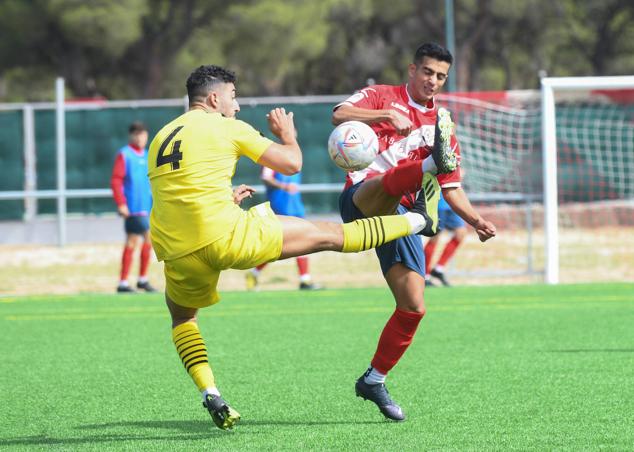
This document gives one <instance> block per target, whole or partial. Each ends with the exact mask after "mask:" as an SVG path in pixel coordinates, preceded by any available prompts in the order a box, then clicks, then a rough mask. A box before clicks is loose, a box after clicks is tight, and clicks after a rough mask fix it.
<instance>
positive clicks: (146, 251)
mask: <svg viewBox="0 0 634 452" xmlns="http://www.w3.org/2000/svg"><path fill="white" fill-rule="evenodd" d="M151 251H152V244H151V243H149V242H144V243H143V246H142V247H141V271H140V272H139V276H141V277H145V276H147V268H148V267H149V266H150V252H151Z"/></svg>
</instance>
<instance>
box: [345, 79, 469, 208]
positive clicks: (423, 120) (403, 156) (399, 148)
mask: <svg viewBox="0 0 634 452" xmlns="http://www.w3.org/2000/svg"><path fill="white" fill-rule="evenodd" d="M341 105H351V106H353V107H359V108H367V109H370V110H396V111H397V112H398V113H400V114H402V115H403V116H406V117H408V118H409V119H410V121H412V124H413V128H412V131H411V133H410V134H409V135H408V136H402V135H399V134H398V133H397V132H396V130H395V129H394V127H393V126H392V125H391V124H390V123H389V122H388V121H385V122H377V123H374V124H370V127H372V130H374V132H375V133H376V135H377V137H378V138H379V154H378V155H377V156H376V158H375V159H374V161H373V162H372V163H371V164H370V166H368V167H367V168H365V169H362V170H360V171H353V172H350V173H348V175H347V177H346V186H345V188H348V187H350V186H351V185H354V184H357V183H359V182H361V181H363V180H365V179H369V178H371V177H374V176H377V175H379V174H381V173H384V172H386V171H387V170H389V169H390V168H393V167H395V166H397V165H398V164H399V163H400V162H403V161H409V160H420V161H421V162H422V160H424V159H426V158H427V157H428V156H429V155H431V147H432V146H433V144H434V131H435V125H436V116H437V113H438V105H436V102H435V101H434V100H433V99H432V100H431V101H429V102H428V103H427V105H420V104H417V103H416V102H414V101H413V100H412V98H411V97H410V95H409V93H408V92H407V85H401V86H394V85H372V86H368V87H366V88H363V89H362V90H361V91H359V92H357V93H355V94H353V95H352V96H350V97H349V98H348V99H346V100H345V101H343V102H342V103H340V104H338V105H337V106H336V107H335V109H336V108H337V107H339V106H341ZM451 145H452V147H453V149H454V152H455V153H456V156H457V158H458V164H460V146H459V144H458V140H457V139H456V137H455V135H452V137H451ZM438 183H439V184H440V186H441V187H444V188H448V187H460V168H459V167H456V169H455V170H454V171H452V172H451V173H448V174H439V175H438ZM404 198H405V199H404V201H405V200H409V199H411V198H409V197H407V196H406V197H404ZM402 202H403V201H402ZM406 204H409V203H406Z"/></svg>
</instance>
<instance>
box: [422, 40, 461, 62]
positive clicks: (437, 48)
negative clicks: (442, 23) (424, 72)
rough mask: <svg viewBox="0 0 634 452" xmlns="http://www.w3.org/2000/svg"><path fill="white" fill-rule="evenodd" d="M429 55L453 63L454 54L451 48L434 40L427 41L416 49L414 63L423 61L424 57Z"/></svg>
mask: <svg viewBox="0 0 634 452" xmlns="http://www.w3.org/2000/svg"><path fill="white" fill-rule="evenodd" d="M425 57H429V58H433V59H434V60H438V61H445V62H447V63H449V64H452V63H453V56H452V55H451V52H449V50H447V49H445V48H444V47H443V46H441V45H439V44H436V43H434V42H426V43H425V44H423V45H421V46H420V47H419V48H418V49H416V53H415V54H414V64H415V65H417V66H418V65H419V64H421V63H422V62H423V58H425Z"/></svg>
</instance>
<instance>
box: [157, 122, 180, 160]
mask: <svg viewBox="0 0 634 452" xmlns="http://www.w3.org/2000/svg"><path fill="white" fill-rule="evenodd" d="M182 128H183V126H178V127H177V128H175V129H174V130H172V133H170V134H169V136H168V137H167V138H165V141H163V143H161V147H160V148H159V151H158V156H157V157H156V167H157V168H158V167H159V166H161V165H165V164H167V163H171V164H172V169H173V170H177V169H179V168H180V163H179V162H180V161H181V160H183V153H182V152H181V151H180V148H181V140H176V141H174V145H173V146H172V152H171V153H169V154H168V155H165V154H164V152H165V149H167V146H168V145H169V144H170V141H172V138H174V137H175V136H176V134H177V133H178V132H180V130H181V129H182Z"/></svg>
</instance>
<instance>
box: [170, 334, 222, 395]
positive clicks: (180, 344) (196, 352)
mask: <svg viewBox="0 0 634 452" xmlns="http://www.w3.org/2000/svg"><path fill="white" fill-rule="evenodd" d="M172 340H173V341H174V345H176V351H177V352H178V356H180V358H181V361H182V362H183V365H184V366H185V370H187V372H188V373H189V375H190V376H191V377H192V380H194V383H195V384H196V386H197V387H198V390H199V391H204V390H205V389H207V388H213V387H215V386H216V382H215V380H214V374H213V373H212V372H211V367H209V360H208V359H207V347H205V341H204V340H203V337H202V336H201V335H200V331H199V330H198V325H196V324H195V323H192V322H186V323H182V324H180V325H178V326H177V327H176V328H174V329H173V330H172Z"/></svg>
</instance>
